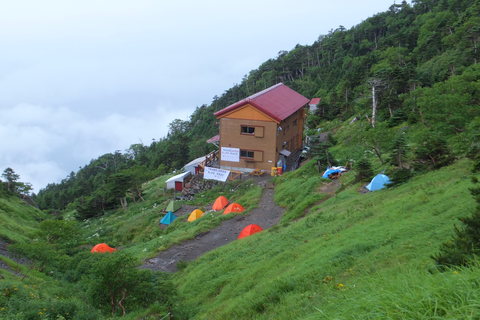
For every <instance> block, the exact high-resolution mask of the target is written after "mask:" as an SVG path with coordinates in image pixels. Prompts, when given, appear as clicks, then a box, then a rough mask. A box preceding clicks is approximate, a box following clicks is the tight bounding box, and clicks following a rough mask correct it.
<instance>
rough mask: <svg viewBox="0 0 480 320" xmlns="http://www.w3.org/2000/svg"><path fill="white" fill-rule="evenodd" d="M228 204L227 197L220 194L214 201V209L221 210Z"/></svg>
mask: <svg viewBox="0 0 480 320" xmlns="http://www.w3.org/2000/svg"><path fill="white" fill-rule="evenodd" d="M227 204H228V200H227V198H225V197H224V196H220V197H218V198H217V200H215V202H214V203H213V206H212V210H215V211H220V210H222V209H223V208H225V207H226V206H227Z"/></svg>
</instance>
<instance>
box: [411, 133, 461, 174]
mask: <svg viewBox="0 0 480 320" xmlns="http://www.w3.org/2000/svg"><path fill="white" fill-rule="evenodd" d="M453 160H454V158H453V155H452V153H451V151H450V148H449V147H448V145H447V142H446V141H445V140H444V139H443V138H442V137H440V136H438V135H435V134H427V135H424V136H423V137H421V142H420V144H419V145H418V146H417V148H416V149H415V160H414V161H415V163H414V166H415V169H417V170H432V169H438V168H441V167H443V166H446V165H449V164H451V163H452V162H453Z"/></svg>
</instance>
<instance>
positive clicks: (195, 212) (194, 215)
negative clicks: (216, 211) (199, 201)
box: [188, 209, 204, 222]
mask: <svg viewBox="0 0 480 320" xmlns="http://www.w3.org/2000/svg"><path fill="white" fill-rule="evenodd" d="M203 213H204V212H203V211H202V210H200V209H195V210H193V211H192V213H190V215H189V216H188V222H192V221H195V220H197V219H198V218H200V217H201V216H203Z"/></svg>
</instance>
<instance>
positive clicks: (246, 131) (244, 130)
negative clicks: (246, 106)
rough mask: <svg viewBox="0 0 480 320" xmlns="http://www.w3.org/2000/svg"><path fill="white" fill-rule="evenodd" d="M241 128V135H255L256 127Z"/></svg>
mask: <svg viewBox="0 0 480 320" xmlns="http://www.w3.org/2000/svg"><path fill="white" fill-rule="evenodd" d="M240 128H241V129H240V133H241V134H251V135H254V134H255V127H250V126H241V127H240Z"/></svg>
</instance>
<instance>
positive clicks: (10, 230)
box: [0, 196, 46, 242]
mask: <svg viewBox="0 0 480 320" xmlns="http://www.w3.org/2000/svg"><path fill="white" fill-rule="evenodd" d="M45 218H46V215H45V214H44V213H42V212H41V211H40V210H38V209H36V208H34V207H32V206H30V205H28V204H26V203H24V202H23V201H22V200H20V199H18V198H17V197H13V196H9V197H0V221H1V223H0V238H3V239H5V240H8V241H10V242H19V241H28V239H30V238H31V237H32V236H33V234H34V233H35V232H36V230H37V229H36V228H37V225H38V223H39V222H40V221H42V220H43V219H45Z"/></svg>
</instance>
